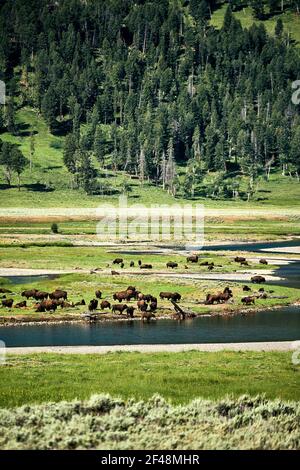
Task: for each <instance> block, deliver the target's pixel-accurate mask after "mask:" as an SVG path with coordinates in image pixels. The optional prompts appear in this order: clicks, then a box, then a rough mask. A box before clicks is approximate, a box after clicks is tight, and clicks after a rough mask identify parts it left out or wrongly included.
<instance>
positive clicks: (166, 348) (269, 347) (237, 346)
mask: <svg viewBox="0 0 300 470" xmlns="http://www.w3.org/2000/svg"><path fill="white" fill-rule="evenodd" d="M298 349H300V334H299V341H298V342H297V341H263V342H253V343H209V344H138V345H136V344H130V345H127V344H126V345H116V346H34V347H33V346H27V347H21V348H20V347H19V348H6V350H5V352H6V354H21V355H23V354H37V353H55V354H107V353H116V352H139V353H158V352H184V351H202V352H218V351H297V350H298Z"/></svg>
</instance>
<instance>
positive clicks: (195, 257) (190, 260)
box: [186, 255, 199, 263]
mask: <svg viewBox="0 0 300 470" xmlns="http://www.w3.org/2000/svg"><path fill="white" fill-rule="evenodd" d="M186 260H187V262H188V263H198V260H199V256H198V255H190V256H188V257H187V258H186Z"/></svg>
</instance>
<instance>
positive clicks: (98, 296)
mask: <svg viewBox="0 0 300 470" xmlns="http://www.w3.org/2000/svg"><path fill="white" fill-rule="evenodd" d="M95 296H96V299H101V297H102V292H101V291H100V290H96V292H95Z"/></svg>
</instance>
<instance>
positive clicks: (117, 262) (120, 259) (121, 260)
mask: <svg viewBox="0 0 300 470" xmlns="http://www.w3.org/2000/svg"><path fill="white" fill-rule="evenodd" d="M123 261H124V260H123V258H116V259H114V260H113V264H122V263H123Z"/></svg>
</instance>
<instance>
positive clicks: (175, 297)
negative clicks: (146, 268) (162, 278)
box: [159, 292, 181, 302]
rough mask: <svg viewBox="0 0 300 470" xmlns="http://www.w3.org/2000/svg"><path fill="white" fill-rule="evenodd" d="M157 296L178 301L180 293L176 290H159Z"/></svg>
mask: <svg viewBox="0 0 300 470" xmlns="http://www.w3.org/2000/svg"><path fill="white" fill-rule="evenodd" d="M159 297H160V298H161V299H168V300H174V302H178V301H179V300H180V299H181V295H180V294H179V293H178V292H161V293H160V294H159Z"/></svg>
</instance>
